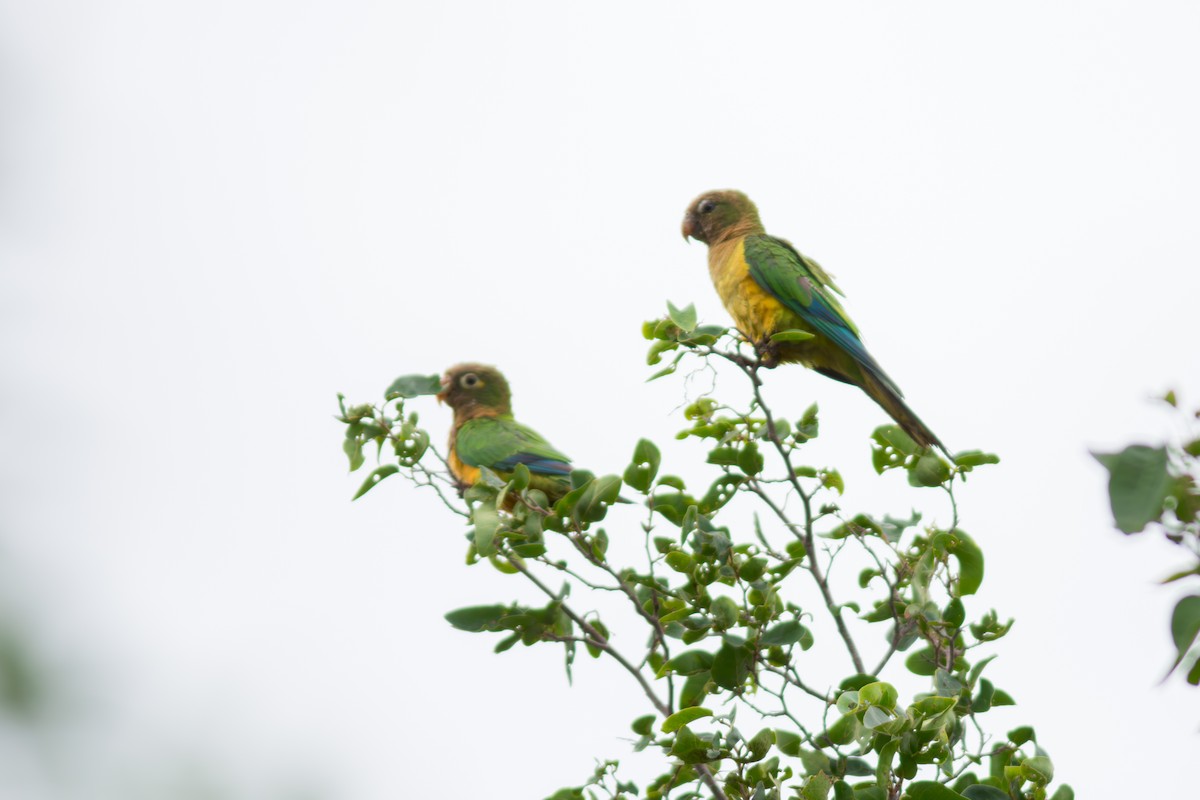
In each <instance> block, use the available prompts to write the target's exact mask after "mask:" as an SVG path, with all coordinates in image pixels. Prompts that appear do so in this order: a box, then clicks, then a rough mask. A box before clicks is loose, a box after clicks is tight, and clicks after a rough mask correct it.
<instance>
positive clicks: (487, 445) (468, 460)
mask: <svg viewBox="0 0 1200 800" xmlns="http://www.w3.org/2000/svg"><path fill="white" fill-rule="evenodd" d="M437 398H438V400H440V401H442V402H444V403H447V404H448V405H449V406H450V408H452V409H453V410H454V424H453V426H452V427H451V429H450V447H449V456H448V458H447V463H448V465H449V466H450V471H451V472H452V473H453V474H454V477H455V479H457V480H458V482H459V486H460V487H461V488H466V487H468V486H473V485H474V484H475V483H476V482H478V480H479V474H480V473H479V468H480V467H487V468H488V469H490V470H492V471H493V472H495V473H496V474H497V475H498V476H499V477H500V478H501V479H504V480H507V479H508V478H509V477H511V475H512V471H513V470H514V469H516V467H517V465H518V464H524V465H525V466H526V467H527V468H528V469H529V474H530V478H531V480H530V484H529V485H530V487H531V488H534V489H541V490H542V491H543V492H545V493H546V496H547V497H548V498H549V499H550V502H554V501H555V500H557V499H558V498H560V497H562V496H563V495H564V494H566V493H567V492H568V491H570V489H571V479H570V475H571V459H570V458H568V457H567V456H565V455H563V454H562V453H561V452H559V451H558V450H555V449H554V448H553V447H551V446H550V443H549V442H547V441H546V440H545V439H544V438H542V436H541V435H540V434H539V433H537V431H534V430H533V429H532V428H529V427H526V426H525V425H522V424H521V423H519V422H517V421H516V419H514V418H513V413H512V392H511V391H510V390H509V388H508V381H507V380H505V378H504V376H503V375H502V374H500V370H498V369H496V368H495V367H489V366H485V365H483V364H459V365H457V366H454V367H451V368H450V369H449V370H447V371H446V374H445V375H444V376H443V377H442V391H441V392H439V393H438V396H437Z"/></svg>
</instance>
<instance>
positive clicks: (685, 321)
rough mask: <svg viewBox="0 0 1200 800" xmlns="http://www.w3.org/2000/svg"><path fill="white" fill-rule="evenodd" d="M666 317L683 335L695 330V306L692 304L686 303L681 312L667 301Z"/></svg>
mask: <svg viewBox="0 0 1200 800" xmlns="http://www.w3.org/2000/svg"><path fill="white" fill-rule="evenodd" d="M667 316H669V317H670V318H671V322H674V323H675V324H676V325H678V326H679V329H680V330H682V331H683V332H684V333H688V332H690V331H693V330H695V329H696V306H695V305H694V304H692V303H688V304H687V305H686V306H684V308H683V309H682V310H681V309H678V308H676V307H675V305H674V304H673V303H672V302H671V301H670V300H668V301H667Z"/></svg>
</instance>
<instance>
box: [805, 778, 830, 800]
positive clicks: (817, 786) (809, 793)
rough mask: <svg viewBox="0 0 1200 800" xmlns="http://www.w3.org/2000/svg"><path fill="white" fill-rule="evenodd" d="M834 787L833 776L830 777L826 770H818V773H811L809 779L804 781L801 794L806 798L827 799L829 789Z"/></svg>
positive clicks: (808, 799) (813, 799) (809, 799)
mask: <svg viewBox="0 0 1200 800" xmlns="http://www.w3.org/2000/svg"><path fill="white" fill-rule="evenodd" d="M832 788H833V778H830V777H829V776H828V775H826V774H825V773H824V772H818V773H817V774H816V775H810V776H809V778H808V780H806V781H805V782H804V787H803V788H802V789H801V790H800V796H801V797H802V798H804V800H827V798H828V797H829V790H830V789H832Z"/></svg>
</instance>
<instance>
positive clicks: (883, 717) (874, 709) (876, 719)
mask: <svg viewBox="0 0 1200 800" xmlns="http://www.w3.org/2000/svg"><path fill="white" fill-rule="evenodd" d="M891 721H892V715H891V714H889V713H888V712H886V711H884V710H883V709H882V708H880V707H879V706H871V707H869V708H868V709H867V711H866V713H865V714H863V725H864V726H866V727H868V728H870V729H871V730H874V729H876V728H878V727H879V726H880V725H886V724H887V723H889V722H891Z"/></svg>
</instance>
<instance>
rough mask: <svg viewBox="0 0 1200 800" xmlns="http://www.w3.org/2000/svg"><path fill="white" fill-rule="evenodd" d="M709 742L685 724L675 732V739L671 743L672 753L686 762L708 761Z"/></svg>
mask: <svg viewBox="0 0 1200 800" xmlns="http://www.w3.org/2000/svg"><path fill="white" fill-rule="evenodd" d="M707 753H708V744H707V743H706V742H705V741H704V740H703V739H701V738H700V737H699V736H697V735H696V734H694V733H692V731H691V729H689V728H688V726H686V725H684V726H683V727H682V728H680V729H679V730H678V731H676V733H675V741H674V743H672V745H671V750H670V755H673V756H675V757H676V758H678V759H679V760H680V761H682V762H683V763H685V764H699V763H701V762H704V761H708V755H707Z"/></svg>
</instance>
